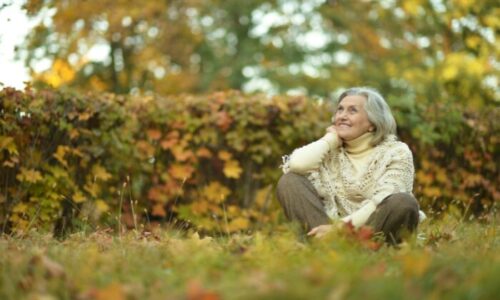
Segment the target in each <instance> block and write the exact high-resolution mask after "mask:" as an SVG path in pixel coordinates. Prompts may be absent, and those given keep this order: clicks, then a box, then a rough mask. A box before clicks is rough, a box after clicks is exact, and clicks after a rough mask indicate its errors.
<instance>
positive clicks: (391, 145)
mask: <svg viewBox="0 0 500 300" xmlns="http://www.w3.org/2000/svg"><path fill="white" fill-rule="evenodd" d="M377 147H380V148H382V149H383V150H384V151H383V152H385V153H386V154H389V153H390V154H391V155H394V154H396V153H400V154H402V155H410V156H411V155H412V152H411V150H410V147H408V145H407V144H406V143H404V142H402V141H400V140H398V139H397V137H396V136H395V135H389V136H388V137H386V138H385V139H384V140H383V141H382V142H381V143H380V144H379V145H377Z"/></svg>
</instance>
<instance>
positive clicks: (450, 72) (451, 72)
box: [441, 65, 458, 80]
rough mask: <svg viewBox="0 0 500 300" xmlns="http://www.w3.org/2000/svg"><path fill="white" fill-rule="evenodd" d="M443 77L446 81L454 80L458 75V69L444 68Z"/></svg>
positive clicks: (452, 67) (454, 67)
mask: <svg viewBox="0 0 500 300" xmlns="http://www.w3.org/2000/svg"><path fill="white" fill-rule="evenodd" d="M441 75H442V76H443V78H444V79H445V80H453V79H455V78H456V77H457V75H458V68H457V66H455V65H447V66H445V67H444V68H443V71H442V73H441Z"/></svg>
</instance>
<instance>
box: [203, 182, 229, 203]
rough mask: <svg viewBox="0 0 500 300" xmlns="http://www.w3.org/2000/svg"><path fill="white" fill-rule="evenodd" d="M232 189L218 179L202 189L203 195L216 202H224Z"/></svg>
mask: <svg viewBox="0 0 500 300" xmlns="http://www.w3.org/2000/svg"><path fill="white" fill-rule="evenodd" d="M229 194H231V191H230V190H229V189H228V188H227V187H225V186H224V185H222V184H220V183H219V182H217V181H212V182H210V184H209V185H207V186H205V187H204V188H203V189H202V197H205V198H206V199H207V200H208V201H211V202H214V203H222V202H224V200H226V198H227V196H229Z"/></svg>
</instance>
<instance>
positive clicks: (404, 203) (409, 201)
mask: <svg viewBox="0 0 500 300" xmlns="http://www.w3.org/2000/svg"><path fill="white" fill-rule="evenodd" d="M384 202H386V204H387V205H388V206H390V207H393V208H394V209H398V210H404V211H407V212H411V213H415V214H417V215H418V210H419V206H418V201H417V199H415V196H413V195H412V194H410V193H395V194H392V195H390V196H388V197H387V198H386V199H385V200H384Z"/></svg>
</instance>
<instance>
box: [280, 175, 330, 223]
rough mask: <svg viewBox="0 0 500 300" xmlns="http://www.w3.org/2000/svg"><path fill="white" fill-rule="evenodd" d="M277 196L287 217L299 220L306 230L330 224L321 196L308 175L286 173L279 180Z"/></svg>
mask: <svg viewBox="0 0 500 300" xmlns="http://www.w3.org/2000/svg"><path fill="white" fill-rule="evenodd" d="M277 196H278V200H279V202H280V204H281V206H282V207H283V210H284V211H285V215H286V216H287V218H288V219H289V220H292V221H298V222H299V223H300V224H301V225H303V226H304V227H305V229H306V230H310V229H312V228H314V227H316V226H319V225H323V224H330V218H329V217H328V216H327V214H326V213H325V210H324V207H323V202H322V201H321V197H320V196H319V195H318V193H317V192H316V190H315V189H314V186H313V185H312V184H311V182H309V180H308V179H307V178H306V177H304V176H302V175H299V174H296V173H287V174H284V175H283V176H281V178H280V180H279V181H278V186H277Z"/></svg>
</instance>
